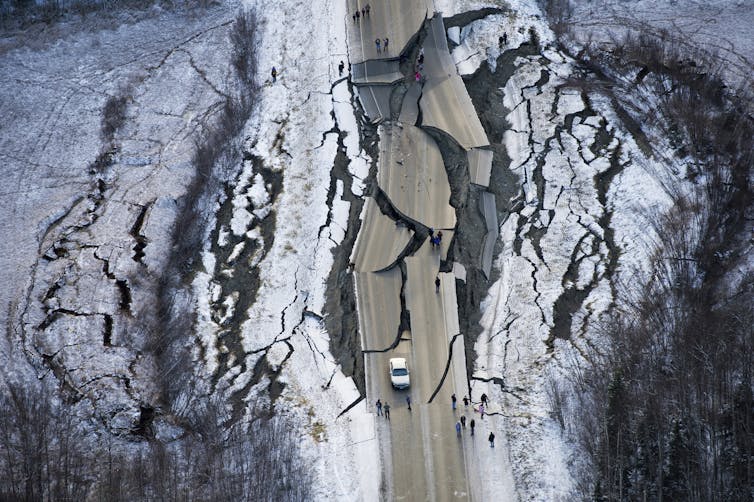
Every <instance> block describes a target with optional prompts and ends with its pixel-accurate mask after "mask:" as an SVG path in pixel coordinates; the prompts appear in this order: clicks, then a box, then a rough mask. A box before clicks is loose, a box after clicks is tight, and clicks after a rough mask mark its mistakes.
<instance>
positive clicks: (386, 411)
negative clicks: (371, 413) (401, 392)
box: [374, 396, 411, 420]
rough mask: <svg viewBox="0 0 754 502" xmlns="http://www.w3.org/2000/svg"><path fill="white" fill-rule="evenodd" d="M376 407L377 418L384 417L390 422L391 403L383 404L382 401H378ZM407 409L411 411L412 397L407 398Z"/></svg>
mask: <svg viewBox="0 0 754 502" xmlns="http://www.w3.org/2000/svg"><path fill="white" fill-rule="evenodd" d="M374 407H375V408H377V416H384V417H385V420H390V403H385V404H382V400H381V399H378V400H377V402H376V403H374ZM406 407H407V408H408V411H411V396H406Z"/></svg>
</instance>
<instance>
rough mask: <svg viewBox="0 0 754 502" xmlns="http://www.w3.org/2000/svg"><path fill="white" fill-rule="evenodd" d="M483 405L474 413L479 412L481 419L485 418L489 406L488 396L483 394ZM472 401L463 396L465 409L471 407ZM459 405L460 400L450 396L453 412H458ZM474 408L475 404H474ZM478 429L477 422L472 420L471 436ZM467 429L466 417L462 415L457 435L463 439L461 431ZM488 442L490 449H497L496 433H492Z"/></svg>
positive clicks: (470, 426) (457, 426)
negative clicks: (485, 410) (486, 408)
mask: <svg viewBox="0 0 754 502" xmlns="http://www.w3.org/2000/svg"><path fill="white" fill-rule="evenodd" d="M481 401H482V402H481V403H480V404H479V408H474V411H478V412H479V414H480V416H481V418H484V407H485V406H487V394H482V396H481ZM470 402H471V401H470V400H469V398H468V397H466V396H463V406H464V408H467V407H468V406H469V403H470ZM457 404H458V399H457V398H456V395H455V394H452V395H451V396H450V405H451V407H452V408H453V412H455V411H456V408H457ZM472 407H473V403H472ZM475 427H476V422H475V421H474V419H473V418H472V419H471V421H470V422H469V429H470V431H471V435H472V436H473V435H474V428H475ZM465 428H466V415H461V417H460V418H459V419H458V421H456V435H457V436H458V437H461V430H462V429H465ZM487 440H488V441H489V442H490V447H491V448H494V447H495V433H494V432H492V431H490V435H489V436H488V437H487Z"/></svg>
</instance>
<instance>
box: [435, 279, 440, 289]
mask: <svg viewBox="0 0 754 502" xmlns="http://www.w3.org/2000/svg"><path fill="white" fill-rule="evenodd" d="M439 292H440V276H439V275H438V276H437V277H435V293H439Z"/></svg>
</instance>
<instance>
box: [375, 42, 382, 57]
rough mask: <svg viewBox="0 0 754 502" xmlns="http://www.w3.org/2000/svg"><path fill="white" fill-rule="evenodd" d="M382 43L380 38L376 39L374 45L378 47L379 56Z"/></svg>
mask: <svg viewBox="0 0 754 502" xmlns="http://www.w3.org/2000/svg"><path fill="white" fill-rule="evenodd" d="M381 43H382V42H381V41H380V39H379V38H377V39H375V41H374V45H376V46H377V54H379V53H380V44H381Z"/></svg>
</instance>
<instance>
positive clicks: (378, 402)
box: [374, 399, 382, 417]
mask: <svg viewBox="0 0 754 502" xmlns="http://www.w3.org/2000/svg"><path fill="white" fill-rule="evenodd" d="M374 405H375V406H376V407H377V416H378V417H379V416H380V415H382V401H380V400H379V399H378V400H377V402H376V403H374Z"/></svg>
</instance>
